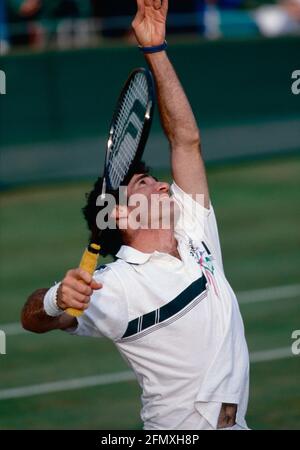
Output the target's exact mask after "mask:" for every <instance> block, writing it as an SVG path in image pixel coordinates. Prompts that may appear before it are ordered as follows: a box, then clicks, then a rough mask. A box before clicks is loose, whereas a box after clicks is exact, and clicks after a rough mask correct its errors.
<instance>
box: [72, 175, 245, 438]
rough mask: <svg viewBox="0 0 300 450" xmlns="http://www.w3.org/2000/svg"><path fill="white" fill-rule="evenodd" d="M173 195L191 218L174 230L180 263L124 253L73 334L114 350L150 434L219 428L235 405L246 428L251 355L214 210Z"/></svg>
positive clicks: (101, 276) (104, 274) (103, 272)
mask: <svg viewBox="0 0 300 450" xmlns="http://www.w3.org/2000/svg"><path fill="white" fill-rule="evenodd" d="M171 192H172V195H173V198H174V200H175V202H176V203H177V205H178V206H179V209H180V213H181V214H185V221H184V225H182V224H178V226H177V227H176V230H175V237H176V239H177V241H178V251H179V254H180V256H181V261H180V260H179V259H177V258H175V257H173V256H171V255H169V254H165V253H160V252H157V251H155V252H154V253H152V254H145V253H142V252H140V251H137V250H135V249H133V248H132V247H128V246H123V247H122V248H121V249H120V251H119V253H118V254H117V257H118V260H117V261H116V262H114V263H112V264H108V265H107V266H106V267H105V268H104V269H100V270H97V271H96V272H95V279H96V280H97V281H101V282H102V283H103V289H101V290H100V291H95V292H94V294H93V296H92V298H91V303H90V306H89V308H88V310H87V311H86V312H85V313H84V315H83V316H82V317H80V318H79V319H78V327H77V329H76V330H75V331H72V333H73V334H77V335H81V336H95V337H101V336H105V337H108V338H110V339H112V340H113V341H114V342H115V345H116V346H117V348H118V350H119V351H120V353H121V354H122V356H123V357H124V359H125V360H126V361H127V362H128V364H129V366H130V367H131V368H132V369H133V371H134V372H135V374H136V377H137V380H138V382H139V384H140V386H141V388H142V391H143V392H142V405H143V407H142V412H141V418H142V420H143V422H144V429H146V430H158V429H159V430H168V429H172V430H177V429H181V430H184V429H190V430H191V429H193V430H199V429H216V428H217V422H218V417H219V413H220V408H221V405H222V403H234V404H237V405H238V410H237V418H236V423H237V424H238V425H239V426H240V427H242V428H247V425H246V422H245V414H246V409H247V403H248V381H249V355H248V349H247V344H246V341H245V336H244V327H243V322H242V318H241V315H240V311H239V307H238V303H237V300H236V297H235V294H234V292H233V291H232V289H231V287H230V285H229V283H228V282H227V280H226V277H225V275H224V271H223V265H222V257H221V250H220V244H219V237H218V230H217V224H216V220H215V215H214V211H213V208H212V206H211V207H210V209H209V210H208V209H205V208H203V207H202V206H201V205H200V204H199V203H196V202H195V201H194V200H193V199H192V198H191V197H190V196H188V198H187V197H186V194H185V193H184V192H183V191H182V190H181V189H180V188H179V187H178V186H177V185H176V184H175V183H173V185H172V186H171Z"/></svg>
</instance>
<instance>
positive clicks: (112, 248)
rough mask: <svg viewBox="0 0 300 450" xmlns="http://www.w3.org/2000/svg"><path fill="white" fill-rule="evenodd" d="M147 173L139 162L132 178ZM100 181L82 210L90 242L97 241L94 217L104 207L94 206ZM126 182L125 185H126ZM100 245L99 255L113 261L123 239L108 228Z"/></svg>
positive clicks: (100, 179) (143, 165) (118, 232)
mask: <svg viewBox="0 0 300 450" xmlns="http://www.w3.org/2000/svg"><path fill="white" fill-rule="evenodd" d="M149 171H150V169H149V168H148V167H147V166H146V164H145V163H144V162H143V161H141V162H140V163H139V164H138V165H136V167H135V168H134V171H133V173H132V176H133V175H135V174H141V173H143V174H144V173H145V174H149ZM132 176H131V178H132ZM102 180H103V178H102V177H99V178H98V179H97V180H96V182H95V184H94V187H93V189H92V190H91V191H90V192H88V193H87V194H86V199H87V203H86V205H85V206H84V207H83V208H82V212H83V215H84V218H85V220H86V222H87V226H88V229H89V231H90V241H91V242H92V241H95V240H96V241H97V240H98V239H97V238H98V235H99V230H98V227H97V224H96V217H97V215H98V213H99V211H101V209H102V208H103V207H104V206H97V205H96V201H97V198H98V197H99V195H100V194H101V191H102ZM128 182H129V181H128ZM128 182H127V184H128ZM107 193H110V194H112V195H114V196H115V198H117V197H116V193H115V192H112V191H109V192H107ZM100 243H101V250H100V254H101V255H102V256H109V255H110V256H112V257H113V258H114V259H115V256H116V254H117V253H118V251H119V250H120V248H121V246H122V245H123V239H122V234H121V232H120V230H119V229H118V228H117V229H115V230H113V229H109V228H107V229H105V230H103V231H102V233H101V238H100Z"/></svg>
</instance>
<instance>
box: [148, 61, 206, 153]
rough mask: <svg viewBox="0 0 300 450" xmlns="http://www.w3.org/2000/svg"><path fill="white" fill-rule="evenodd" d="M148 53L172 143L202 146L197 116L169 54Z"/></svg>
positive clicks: (191, 147) (166, 130) (187, 146)
mask: <svg viewBox="0 0 300 450" xmlns="http://www.w3.org/2000/svg"><path fill="white" fill-rule="evenodd" d="M145 57H146V60H147V62H148V64H149V66H150V68H151V71H152V73H153V75H154V78H155V82H156V89H157V97H158V105H159V112H160V117H161V123H162V126H163V129H164V132H165V134H166V136H167V138H168V140H169V142H170V144H171V147H172V148H173V149H174V148H179V149H183V150H191V149H194V148H197V149H199V144H200V134H199V129H198V126H197V123H196V120H195V116H194V114H193V111H192V108H191V106H190V103H189V101H188V99H187V97H186V94H185V92H184V90H183V88H182V86H181V83H180V81H179V79H178V77H177V75H176V72H175V70H174V68H173V65H172V63H171V62H170V60H169V58H168V56H167V54H166V53H165V52H160V53H154V54H150V55H146V56H145Z"/></svg>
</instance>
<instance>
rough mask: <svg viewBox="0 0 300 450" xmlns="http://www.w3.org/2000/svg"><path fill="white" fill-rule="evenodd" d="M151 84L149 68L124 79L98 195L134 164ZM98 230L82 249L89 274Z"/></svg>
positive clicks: (146, 123)
mask: <svg viewBox="0 0 300 450" xmlns="http://www.w3.org/2000/svg"><path fill="white" fill-rule="evenodd" d="M153 111H154V83H153V77H152V74H151V72H150V71H149V70H147V69H143V68H139V69H135V70H134V71H133V72H132V73H131V74H130V76H129V78H128V80H127V81H126V83H125V85H124V87H123V89H122V92H121V94H120V97H119V99H118V102H117V105H116V109H115V112H114V115H113V119H112V122H111V125H110V131H109V137H108V141H107V149H106V156H105V165H104V173H103V184H102V194H101V195H102V198H105V193H106V191H107V190H109V191H111V190H112V191H115V190H117V189H118V188H119V187H120V186H121V185H122V184H123V183H125V182H127V181H129V179H130V178H131V176H132V175H133V174H134V168H135V165H136V164H137V163H138V162H139V161H140V160H141V158H142V155H143V152H144V149H145V146H146V143H147V139H148V136H149V132H150V129H151V124H152V117H153ZM100 238H101V230H99V233H98V235H97V238H96V239H95V241H94V242H91V243H90V244H89V246H88V248H87V249H86V250H85V252H84V254H83V256H82V259H81V262H80V265H79V267H80V268H82V269H83V270H85V271H86V272H88V273H90V274H91V275H93V273H94V271H95V269H96V267H97V264H98V259H99V253H100V249H101V246H100V241H101V239H100ZM66 312H67V313H68V314H69V315H71V316H73V317H80V316H81V315H82V314H83V311H81V310H77V309H73V308H68V309H67V310H66Z"/></svg>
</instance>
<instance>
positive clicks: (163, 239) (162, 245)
mask: <svg viewBox="0 0 300 450" xmlns="http://www.w3.org/2000/svg"><path fill="white" fill-rule="evenodd" d="M127 245H130V247H133V248H135V249H136V250H139V251H140V252H143V253H153V252H155V251H157V252H161V253H168V254H169V255H172V256H174V257H176V258H178V259H181V258H180V255H179V253H178V250H177V245H178V243H177V241H176V239H175V236H174V230H136V231H135V232H134V234H133V235H132V236H131V238H129V239H128V240H127Z"/></svg>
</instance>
